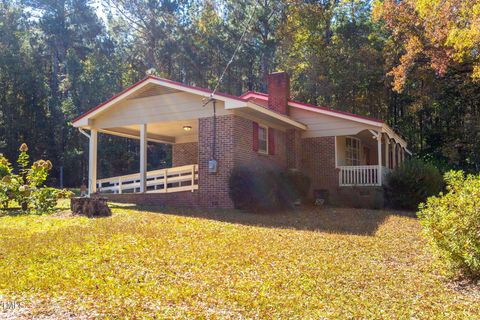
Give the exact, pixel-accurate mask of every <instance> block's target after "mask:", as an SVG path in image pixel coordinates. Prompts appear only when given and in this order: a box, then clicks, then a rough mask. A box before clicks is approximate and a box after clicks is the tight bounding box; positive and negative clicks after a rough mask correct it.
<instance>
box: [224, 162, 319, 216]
mask: <svg viewBox="0 0 480 320" xmlns="http://www.w3.org/2000/svg"><path fill="white" fill-rule="evenodd" d="M309 187H310V182H309V179H308V178H307V177H305V176H304V175H303V174H301V173H300V172H297V173H290V172H279V171H275V170H262V169H251V168H248V167H236V168H234V170H233V172H232V174H231V175H230V181H229V188H230V198H231V199H232V201H233V203H234V205H235V208H237V209H242V210H249V211H254V212H260V211H272V210H281V209H285V208H290V207H292V206H293V203H294V201H296V200H297V199H298V198H300V197H303V196H305V195H306V193H307V192H308V188H309ZM305 189H306V190H305Z"/></svg>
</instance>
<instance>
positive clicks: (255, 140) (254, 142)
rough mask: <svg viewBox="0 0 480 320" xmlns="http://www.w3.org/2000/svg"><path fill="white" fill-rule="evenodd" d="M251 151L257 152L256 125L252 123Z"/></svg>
mask: <svg viewBox="0 0 480 320" xmlns="http://www.w3.org/2000/svg"><path fill="white" fill-rule="evenodd" d="M252 148H253V151H255V152H257V151H258V123H256V122H253V143H252Z"/></svg>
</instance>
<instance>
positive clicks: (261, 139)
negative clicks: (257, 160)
mask: <svg viewBox="0 0 480 320" xmlns="http://www.w3.org/2000/svg"><path fill="white" fill-rule="evenodd" d="M258 152H260V153H268V128H267V127H265V126H262V125H259V126H258Z"/></svg>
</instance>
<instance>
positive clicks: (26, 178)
mask: <svg viewBox="0 0 480 320" xmlns="http://www.w3.org/2000/svg"><path fill="white" fill-rule="evenodd" d="M19 151H20V154H19V156H18V159H17V164H18V174H15V173H13V171H12V167H11V165H10V162H9V161H8V160H7V159H6V158H5V157H4V156H3V155H0V205H1V206H2V207H3V208H4V209H6V208H8V205H9V203H10V201H12V200H14V201H16V202H17V203H18V204H20V205H21V207H22V211H24V212H33V213H49V212H52V211H53V209H54V208H55V206H56V204H57V199H59V198H60V197H69V196H70V194H69V193H68V192H66V191H65V190H58V189H54V188H49V187H45V186H44V183H45V181H46V180H47V177H48V173H49V171H50V170H51V169H52V163H51V162H50V161H49V160H46V161H45V160H38V161H35V162H34V163H33V164H32V165H31V166H30V156H29V155H28V153H27V151H28V146H27V145H26V144H25V143H23V144H22V145H21V146H20V149H19Z"/></svg>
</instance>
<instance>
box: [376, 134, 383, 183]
mask: <svg viewBox="0 0 480 320" xmlns="http://www.w3.org/2000/svg"><path fill="white" fill-rule="evenodd" d="M377 146H378V149H377V150H378V185H379V186H381V185H382V175H383V174H382V133H381V132H378V135H377Z"/></svg>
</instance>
